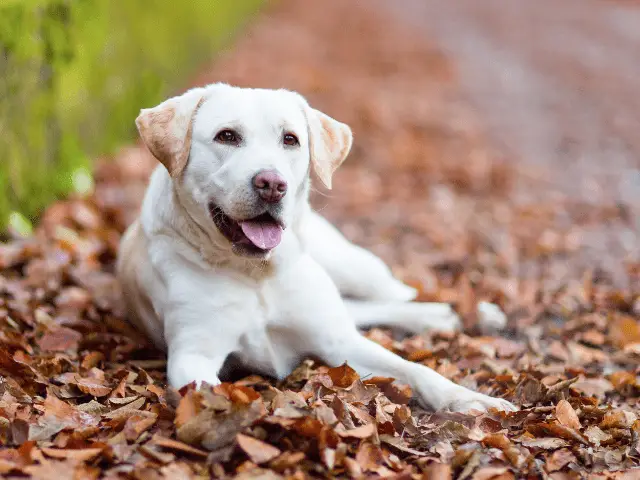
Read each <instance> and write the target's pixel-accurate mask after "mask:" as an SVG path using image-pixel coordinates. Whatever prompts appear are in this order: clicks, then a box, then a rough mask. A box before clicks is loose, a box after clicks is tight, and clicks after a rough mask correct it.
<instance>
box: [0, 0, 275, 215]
mask: <svg viewBox="0 0 640 480" xmlns="http://www.w3.org/2000/svg"><path fill="white" fill-rule="evenodd" d="M262 3H263V2H262V1H261V0H243V1H242V2H234V1H233V0H216V1H205V0H197V1H194V2H184V3H183V4H180V3H176V2H167V1H162V0H160V1H158V0H151V1H150V2H130V1H124V0H122V1H121V0H115V1H108V2H104V1H98V0H80V1H70V0H9V1H7V0H3V2H2V3H0V132H1V134H0V152H1V154H2V161H1V162H0V225H2V227H6V225H7V222H8V220H9V216H10V213H11V212H16V213H20V214H21V215H24V216H25V217H26V218H28V219H30V220H33V219H35V218H37V216H38V215H39V214H41V213H42V210H43V208H44V207H45V206H47V205H48V204H49V203H50V202H51V201H52V200H53V199H55V198H61V197H63V196H65V195H67V194H69V193H70V192H72V191H74V190H80V191H84V190H86V189H87V188H89V186H90V176H91V171H92V168H91V166H92V160H94V159H95V158H96V157H98V156H102V155H109V154H113V153H115V152H116V151H117V149H118V147H121V146H122V145H123V144H125V143H127V142H130V141H132V140H133V139H134V132H135V127H133V128H132V125H133V123H132V122H133V119H134V118H135V117H136V116H137V114H138V112H139V110H140V108H142V107H145V106H152V105H154V104H156V103H158V102H159V101H161V100H162V99H163V98H164V97H166V96H167V95H168V94H169V93H170V92H171V91H173V90H175V89H177V88H179V87H183V86H184V84H185V82H186V81H187V80H188V79H189V78H190V77H191V76H193V75H194V73H195V72H196V71H198V69H199V68H202V66H203V62H207V61H210V59H211V58H212V56H213V55H214V54H215V53H216V52H217V51H219V50H220V49H221V48H222V47H224V46H226V45H228V44H229V42H230V40H231V36H232V35H233V34H234V33H235V32H236V31H237V30H238V29H239V28H240V27H241V26H242V25H243V24H244V23H245V22H246V21H247V20H249V19H250V17H251V16H252V15H254V14H255V13H256V11H257V10H258V8H259V7H260V5H261V4H262ZM14 216H15V215H14ZM14 221H15V220H14Z"/></svg>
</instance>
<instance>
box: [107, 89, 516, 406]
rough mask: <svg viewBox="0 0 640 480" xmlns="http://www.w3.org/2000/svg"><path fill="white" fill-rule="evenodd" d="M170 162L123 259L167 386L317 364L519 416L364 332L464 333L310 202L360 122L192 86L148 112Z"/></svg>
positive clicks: (268, 97)
mask: <svg viewBox="0 0 640 480" xmlns="http://www.w3.org/2000/svg"><path fill="white" fill-rule="evenodd" d="M136 125H137V128H138V131H139V134H140V136H141V138H142V140H143V142H144V144H145V145H146V146H147V148H148V149H149V150H150V151H151V153H152V154H153V155H154V156H155V158H157V159H158V160H159V162H160V164H159V165H158V166H157V167H156V169H155V170H154V172H153V173H152V175H151V179H150V182H149V185H148V188H147V191H146V194H145V198H144V201H143V204H142V207H141V212H140V215H139V217H138V219H137V221H135V222H134V223H133V224H132V225H131V226H130V227H129V228H128V229H127V231H126V232H125V234H124V236H123V238H122V240H121V244H120V248H119V252H118V261H117V266H116V270H117V275H118V278H119V280H120V282H121V285H122V288H123V292H124V296H125V303H126V306H127V308H128V311H129V316H130V319H131V321H132V323H133V324H134V325H135V326H136V327H138V328H139V329H141V330H142V331H143V332H145V333H146V334H147V335H148V336H149V338H150V339H151V340H152V341H153V342H154V343H155V345H157V346H158V347H159V348H162V349H165V350H166V352H167V377H168V382H169V384H170V385H171V386H173V387H175V388H180V387H182V386H184V385H186V384H189V383H191V382H194V381H195V382H196V384H197V385H201V383H202V382H206V383H209V384H217V383H219V382H220V380H219V374H220V371H221V368H222V367H223V365H224V364H225V361H226V360H227V358H228V357H229V356H230V355H231V354H233V355H234V357H235V358H237V359H238V360H240V361H241V362H242V363H243V364H244V365H245V366H246V367H248V368H249V369H251V370H252V371H256V372H259V373H262V374H265V375H269V376H272V377H276V378H284V377H286V376H287V375H288V374H289V373H291V371H292V370H293V369H294V368H295V367H296V365H298V363H299V362H300V361H301V360H302V359H303V358H305V357H314V358H317V359H320V360H321V361H323V362H325V363H326V364H327V365H330V366H338V365H341V364H343V363H344V362H347V363H348V364H349V365H350V366H351V367H353V368H354V369H355V370H356V371H357V372H358V373H359V374H360V375H361V376H365V375H380V376H386V377H393V378H395V379H396V380H397V381H400V382H402V383H405V384H408V385H410V387H411V389H412V391H413V393H414V395H415V397H416V399H417V400H418V402H420V404H421V405H423V406H424V407H426V408H431V409H448V410H452V411H468V410H471V409H475V410H480V411H485V410H487V409H488V408H490V407H495V408H497V409H501V410H514V409H515V407H514V406H513V405H512V404H511V403H509V402H507V401H506V400H503V399H500V398H494V397H490V396H487V395H484V394H481V393H479V392H475V391H473V390H470V389H467V388H464V387H462V386H460V385H457V384H456V383H454V382H451V381H450V380H448V379H446V378H444V377H443V376H441V375H439V374H438V373H436V372H435V371H433V370H431V369H430V368H427V367H426V366H423V365H420V364H417V363H413V362H409V361H407V360H404V359H403V358H401V357H399V356H398V355H395V354H394V353H392V352H390V351H389V350H386V349H385V348H383V347H382V346H380V345H379V344H377V343H375V342H373V341H371V340H368V339H367V338H365V337H364V336H362V335H361V334H360V332H359V330H358V329H359V328H363V327H370V326H374V325H385V326H389V327H391V328H396V329H402V330H405V331H407V332H410V333H417V332H421V331H423V330H426V329H440V330H453V329H456V328H458V326H459V320H458V317H457V316H456V315H455V313H454V312H453V311H452V309H451V307H450V306H449V305H447V304H441V303H417V302H411V300H413V299H414V298H415V297H416V290H415V289H413V288H411V287H409V286H407V285H405V284H404V283H402V282H400V281H399V280H397V279H396V278H394V277H393V275H392V273H391V271H390V269H389V268H388V267H387V266H386V265H385V264H384V263H383V262H382V260H381V259H379V258H378V257H376V256H374V255H373V254H372V253H370V252H369V251H367V250H365V249H363V248H361V247H359V246H356V245H354V244H352V243H350V242H349V241H347V240H346V238H344V237H343V236H342V234H341V233H340V232H339V231H338V230H337V229H336V228H335V227H333V226H332V225H331V224H330V223H329V222H328V221H327V220H325V219H324V218H323V217H321V216H320V215H319V214H318V213H316V212H314V211H313V210H312V209H311V207H310V205H309V202H308V196H309V190H310V184H311V176H312V173H314V174H315V176H316V177H317V179H319V181H320V182H322V183H323V184H324V186H325V187H326V188H327V189H330V188H331V182H332V175H333V173H334V172H335V170H336V169H337V168H338V167H339V166H340V164H341V163H342V162H343V161H344V160H345V158H346V157H347V155H348V153H349V151H350V149H351V145H352V141H353V135H352V132H351V129H350V128H349V127H348V126H347V125H345V124H343V123H341V122H339V121H337V120H335V119H333V118H331V117H330V116H328V115H326V114H325V113H322V112H320V111H319V110H316V109H314V108H312V107H311V106H310V105H309V104H308V102H307V101H306V100H305V99H304V98H303V97H302V96H301V95H300V94H298V93H295V92H292V91H288V90H283V89H280V90H268V89H250V88H239V87H235V86H231V85H228V84H224V83H215V84H211V85H207V86H205V87H200V88H193V89H191V90H188V91H186V92H185V93H183V94H182V95H179V96H176V97H173V98H170V99H168V100H166V101H164V102H162V103H161V104H159V105H158V106H156V107H153V108H149V109H142V110H141V111H140V115H139V116H138V117H137V118H136Z"/></svg>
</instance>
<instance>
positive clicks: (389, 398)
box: [0, 0, 640, 480]
mask: <svg viewBox="0 0 640 480" xmlns="http://www.w3.org/2000/svg"><path fill="white" fill-rule="evenodd" d="M303 4H304V5H303ZM336 19H343V20H344V21H345V22H346V21H347V19H348V26H347V25H345V24H343V23H341V22H339V21H336ZM213 80H225V81H230V82H233V83H239V84H242V85H254V86H267V87H281V86H287V87H288V88H292V89H296V90H299V91H301V92H302V93H304V94H306V95H307V96H308V97H309V98H310V100H311V102H312V103H313V104H314V105H315V106H317V107H318V108H321V109H323V110H325V111H326V112H328V113H329V114H330V115H332V116H334V117H336V118H338V119H340V120H342V121H345V122H348V123H350V124H351V125H352V126H353V128H354V131H355V138H356V143H355V146H354V150H353V153H352V155H351V157H350V158H349V159H348V160H347V163H346V164H345V166H344V167H343V169H342V171H341V172H340V173H339V174H338V175H337V178H336V179H335V182H334V183H335V184H336V187H337V188H336V190H334V191H333V192H331V194H330V195H329V196H327V194H324V195H320V194H315V196H314V203H315V205H316V206H317V207H318V208H319V209H322V211H323V213H325V214H326V215H327V217H328V218H330V219H331V220H332V221H334V222H335V223H336V224H338V225H339V226H340V227H341V228H342V230H343V231H344V232H345V234H346V235H347V236H348V237H349V238H351V239H353V240H355V241H357V242H358V243H360V244H362V245H365V246H367V247H368V248H371V249H372V250H374V251H375V252H376V253H378V254H379V255H381V256H382V257H383V258H384V259H385V260H386V261H388V262H389V263H390V264H391V265H393V267H394V269H395V271H396V272H397V274H398V275H399V276H401V277H402V278H404V279H406V280H407V281H409V282H410V283H413V284H414V285H416V286H418V287H419V288H420V290H421V300H439V301H449V302H452V303H453V304H454V305H455V307H456V309H457V310H458V311H459V312H460V313H461V314H462V316H463V317H464V320H465V325H466V327H467V328H466V329H465V333H459V334H441V333H431V334H425V335H420V336H414V337H411V338H404V339H403V338H397V337H394V336H393V335H392V333H391V332H389V331H387V330H385V329H382V328H379V329H373V330H371V331H369V332H367V333H366V334H367V335H368V336H369V338H371V339H373V340H375V341H376V342H379V343H380V344H382V345H383V346H385V347H386V348H388V349H391V350H393V351H394V352H396V353H398V354H400V355H402V356H404V357H406V358H408V359H410V360H412V361H415V362H421V363H423V364H425V365H428V366H430V367H432V368H434V369H436V370H437V371H438V372H440V373H442V374H443V375H444V376H446V377H448V378H451V379H453V380H455V381H456V382H459V383H461V384H463V385H465V386H468V387H471V388H474V389H478V390H480V391H483V392H485V393H489V394H491V395H497V396H502V397H505V398H507V399H509V400H511V401H513V402H514V403H516V404H517V405H519V406H521V411H519V412H515V413H510V414H505V413H501V412H497V411H492V412H489V413H487V414H479V412H470V413H469V414H458V413H455V414H453V413H445V412H436V413H434V412H425V411H423V410H421V409H420V408H419V407H417V406H415V405H413V403H411V402H409V398H410V395H409V394H410V392H409V391H408V390H407V388H406V387H404V386H402V385H397V384H395V383H392V382H391V379H387V378H375V377H374V378H362V379H361V378H358V376H357V375H356V374H355V372H353V371H352V370H351V369H350V368H349V367H348V366H347V365H343V366H340V367H336V368H331V369H329V368H327V367H325V366H323V365H318V364H314V363H312V362H310V361H307V362H305V363H303V364H302V365H301V366H300V367H299V368H298V369H297V370H296V371H295V372H293V373H292V375H291V376H290V377H289V378H287V379H286V380H284V381H283V382H280V383H277V382H275V381H273V380H269V379H264V378H260V377H257V376H250V377H246V378H242V379H236V380H237V381H236V382H235V383H225V384H222V385H219V386H215V387H210V388H204V389H202V390H201V391H195V390H194V389H193V388H191V387H188V388H185V389H183V390H182V391H180V392H177V391H173V390H170V389H167V388H166V385H165V374H164V368H165V361H164V357H163V355H162V354H161V353H159V352H156V351H154V350H153V349H152V348H150V347H149V346H148V345H147V344H146V342H145V340H144V339H142V338H140V336H139V335H137V334H136V332H134V331H132V330H131V328H130V327H129V326H128V324H127V323H126V320H125V316H124V312H123V310H122V302H121V293H120V290H119V286H118V284H117V282H116V281H115V279H114V277H113V274H112V272H113V261H114V258H115V252H116V248H117V244H118V241H119V237H120V234H121V232H122V231H123V229H124V228H125V227H126V225H127V224H128V223H129V222H131V221H132V219H133V218H135V216H136V213H137V211H136V209H137V206H138V204H139V202H140V199H141V197H142V194H143V191H144V187H145V182H146V178H147V177H148V174H149V171H150V169H151V168H152V167H153V165H154V161H153V159H151V158H150V157H149V156H148V154H146V153H145V152H144V151H143V150H142V149H140V148H138V147H131V148H129V149H127V150H125V151H123V152H122V153H121V154H120V155H118V156H117V157H116V158H115V159H111V160H110V161H106V162H101V163H100V165H99V167H98V169H97V171H96V189H95V192H94V193H93V195H91V196H90V197H88V198H82V199H70V200H68V201H64V202H59V203H57V204H55V205H52V206H51V207H50V208H49V209H48V210H47V212H46V213H45V214H44V216H43V219H42V221H41V224H40V226H39V228H38V229H37V231H36V233H35V235H34V236H33V238H30V239H27V240H15V241H12V242H10V243H7V244H4V245H2V246H0V445H3V446H4V447H5V448H3V449H2V450H0V476H3V477H6V478H24V477H25V476H32V477H33V478H42V479H63V478H75V479H85V478H99V477H100V478H145V479H146V478H166V479H181V478H185V479H186V478H195V477H204V478H207V477H209V476H211V475H213V476H218V477H221V476H225V475H229V476H230V475H238V476H240V477H242V478H259V477H260V478H281V477H288V478H300V479H302V478H306V477H318V478H320V477H352V478H355V477H360V476H383V477H393V478H407V479H410V478H415V479H418V478H443V479H444V478H452V477H455V478H459V479H472V480H489V479H513V478H554V479H565V478H583V477H584V476H586V475H588V474H589V475H591V476H592V478H636V476H637V475H638V474H639V473H638V472H637V471H634V470H633V468H634V467H636V466H637V465H640V445H639V443H638V442H639V441H640V421H639V420H638V412H639V411H640V410H639V409H638V405H637V404H638V399H639V398H640V384H639V383H638V379H637V373H638V367H639V365H640V325H639V323H638V315H639V314H640V297H639V295H638V292H639V289H638V285H639V280H640V264H639V263H638V261H637V260H638V257H637V245H638V242H637V241H636V242H635V243H634V241H633V240H632V241H629V231H630V229H629V227H628V222H629V216H630V215H631V216H633V214H634V212H635V210H634V208H635V207H634V206H626V205H625V206H623V205H586V204H584V203H581V202H579V201H575V200H570V199H567V198H564V197H562V196H561V195H558V194H557V192H550V191H548V190H545V187H544V183H539V182H538V180H539V179H541V178H543V177H544V175H545V174H554V172H532V171H531V170H530V169H529V170H525V169H523V168H521V167H520V166H519V165H518V163H517V161H516V160H517V159H510V160H509V161H508V162H507V161H505V160H501V159H500V158H499V155H497V154H496V152H495V151H494V150H493V149H492V148H491V146H490V145H488V143H487V141H486V139H485V136H484V135H483V132H482V129H481V122H479V120H478V119H477V118H475V117H474V115H473V113H472V112H471V111H470V110H469V109H468V107H467V106H466V104H465V102H464V101H463V99H461V98H460V97H459V94H458V92H457V90H456V75H455V69H454V68H453V67H452V66H451V64H450V63H449V62H448V60H447V58H445V57H444V56H443V55H442V54H441V53H440V52H439V51H438V50H437V49H435V48H433V47H432V46H431V45H430V44H429V42H428V41H427V40H425V38H424V37H423V36H419V35H418V34H417V33H415V32H411V31H409V30H407V29H406V28H404V26H402V25H396V24H394V23H392V22H391V21H389V19H385V18H381V17H379V16H377V15H376V14H375V13H374V12H371V11H369V10H367V9H366V8H365V7H364V6H363V5H362V4H361V3H357V2H340V1H338V0H327V1H325V2H322V3H320V2H317V3H314V4H310V3H308V2H289V1H283V2H279V4H278V6H277V8H274V9H272V10H271V11H270V12H269V15H268V16H265V17H263V18H261V19H260V20H259V21H258V22H257V24H256V25H255V26H254V27H253V28H252V29H251V31H250V32H249V34H248V35H247V36H246V37H244V38H242V39H241V40H240V41H239V42H238V44H237V45H236V46H235V48H234V50H233V52H230V54H229V55H227V56H225V57H223V58H221V59H219V61H217V62H216V64H215V66H214V67H213V68H212V69H211V71H208V72H206V74H205V75H204V76H203V77H202V78H200V79H199V80H198V83H201V82H202V81H213ZM555 173H557V172H555ZM328 197H331V198H328ZM325 207H326V208H325ZM633 238H635V237H633ZM599 239H603V240H602V242H599V241H598V240H599ZM636 240H637V238H636ZM602 244H603V245H606V250H607V255H608V256H606V257H604V256H602V255H597V254H596V253H597V250H596V247H598V246H599V245H602ZM634 248H635V249H636V250H634ZM611 259H613V261H612V260H611ZM604 260H606V261H604ZM481 300H489V301H493V302H497V303H498V304H500V305H501V306H502V308H503V309H504V310H505V311H506V312H507V314H508V316H509V326H508V330H507V331H506V332H502V333H501V334H495V335H493V336H488V333H487V332H484V333H483V332H480V330H479V329H478V328H477V326H476V323H477V322H476V318H475V315H476V314H475V311H476V306H477V303H478V302H479V301H481Z"/></svg>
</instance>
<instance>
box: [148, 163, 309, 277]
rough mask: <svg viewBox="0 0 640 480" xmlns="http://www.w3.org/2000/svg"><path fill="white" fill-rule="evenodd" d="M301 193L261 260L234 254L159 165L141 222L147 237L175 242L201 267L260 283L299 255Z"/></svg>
mask: <svg viewBox="0 0 640 480" xmlns="http://www.w3.org/2000/svg"><path fill="white" fill-rule="evenodd" d="M303 193H304V198H303V200H302V201H301V202H300V203H299V205H298V206H297V207H296V210H295V212H294V215H293V221H292V222H291V225H289V228H287V230H286V231H285V234H284V235H283V239H282V244H281V245H279V246H278V247H276V248H275V249H274V250H273V252H272V253H271V255H270V257H269V258H268V259H264V260H263V259H252V258H245V257H240V256H238V255H236V254H234V253H233V251H232V247H231V245H230V244H229V242H228V240H227V239H226V238H225V237H224V236H223V235H222V234H221V233H220V232H219V231H218V230H217V228H216V227H215V225H214V223H213V222H212V221H211V220H210V219H209V218H208V217H206V216H204V215H203V214H202V212H201V211H200V209H199V207H198V206H197V205H196V204H195V203H194V202H193V201H192V200H191V198H190V197H189V195H187V194H185V193H184V192H183V191H182V190H181V189H180V188H179V186H178V185H176V184H175V183H174V181H173V180H172V179H171V177H170V176H169V175H168V174H167V172H166V170H165V169H164V168H163V167H161V166H159V167H158V168H157V169H156V170H155V171H154V173H153V175H152V176H151V180H150V182H149V188H148V189H147V194H146V196H145V199H144V202H143V206H142V214H141V223H142V227H143V229H144V231H145V233H146V234H147V236H148V237H150V238H152V237H153V236H156V235H158V234H160V235H165V236H168V237H170V238H172V239H173V240H174V241H175V242H177V243H176V245H177V247H178V248H179V253H180V254H182V255H183V256H185V257H187V258H188V259H189V260H190V261H193V262H194V263H197V264H199V265H200V266H201V267H202V268H225V269H230V270H235V271H238V272H241V273H243V274H245V275H248V276H250V277H251V278H254V279H256V280H261V279H264V278H266V277H269V276H272V275H274V274H275V272H276V271H277V270H278V269H279V268H284V267H286V265H287V264H288V263H290V262H291V261H293V259H294V258H295V257H296V256H295V255H292V253H293V252H296V251H297V252H301V246H300V242H299V238H300V237H299V233H298V232H299V229H300V225H301V223H302V219H303V217H304V215H306V213H307V212H308V210H309V209H310V207H309V203H308V188H307V189H306V191H305V192H303ZM285 243H286V245H284V244H285ZM283 248H287V250H288V254H287V255H286V256H284V255H281V254H280V251H281V250H282V249H283ZM285 257H286V258H285Z"/></svg>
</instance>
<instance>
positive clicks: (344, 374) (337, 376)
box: [327, 363, 360, 388]
mask: <svg viewBox="0 0 640 480" xmlns="http://www.w3.org/2000/svg"><path fill="white" fill-rule="evenodd" d="M327 374H328V375H329V377H331V381H332V382H333V384H334V385H335V386H336V387H341V388H347V387H349V386H351V384H353V382H355V381H356V380H358V379H360V376H359V375H358V374H357V373H356V371H355V370H354V369H353V368H351V367H350V366H349V365H347V364H346V363H344V364H342V365H340V366H339V367H334V368H330V369H329V370H328V371H327Z"/></svg>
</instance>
